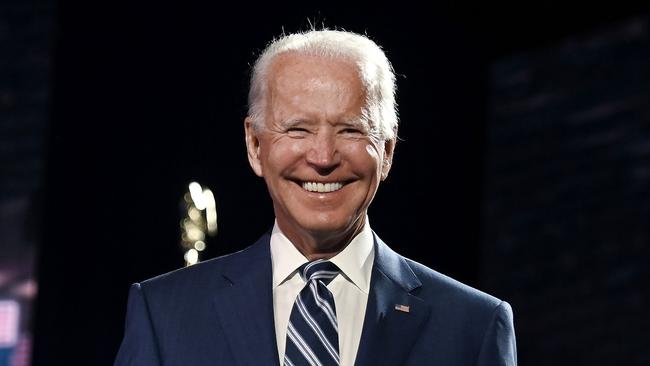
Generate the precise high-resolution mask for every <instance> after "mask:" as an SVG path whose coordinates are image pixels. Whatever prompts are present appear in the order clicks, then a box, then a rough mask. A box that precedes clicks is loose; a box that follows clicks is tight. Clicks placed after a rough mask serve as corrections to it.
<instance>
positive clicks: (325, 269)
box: [299, 259, 340, 285]
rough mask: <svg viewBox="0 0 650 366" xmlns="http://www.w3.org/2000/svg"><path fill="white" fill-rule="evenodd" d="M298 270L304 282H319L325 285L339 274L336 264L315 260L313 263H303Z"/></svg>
mask: <svg viewBox="0 0 650 366" xmlns="http://www.w3.org/2000/svg"><path fill="white" fill-rule="evenodd" d="M299 270H300V275H301V276H302V278H303V279H304V280H305V282H310V281H314V280H321V281H323V282H324V283H325V284H326V285H327V284H328V283H330V281H332V279H333V278H334V277H336V275H337V274H339V272H340V270H339V267H337V266H336V264H334V263H332V262H330V261H328V260H325V259H317V260H315V261H313V262H309V263H305V264H303V265H302V266H301V267H300V269H299Z"/></svg>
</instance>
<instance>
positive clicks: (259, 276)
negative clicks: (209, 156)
mask: <svg viewBox="0 0 650 366" xmlns="http://www.w3.org/2000/svg"><path fill="white" fill-rule="evenodd" d="M269 241H270V234H266V235H264V236H263V237H262V238H260V240H258V241H257V243H255V244H254V245H253V246H251V247H250V248H248V249H246V251H248V252H249V253H246V254H247V255H242V256H240V258H241V259H242V260H240V261H236V262H235V261H233V262H232V263H231V264H232V265H231V266H230V267H229V268H226V269H225V270H224V273H223V276H224V278H225V279H226V281H227V283H228V285H227V286H225V287H224V288H222V289H221V290H220V291H218V292H219V293H218V295H217V296H215V298H214V310H215V313H216V314H217V319H218V321H219V323H220V325H221V327H222V330H223V333H224V334H225V335H226V339H227V340H228V343H229V346H230V349H231V351H232V354H233V357H234V358H235V360H236V363H237V365H277V364H278V349H277V344H276V340H275V326H274V320H273V289H272V286H273V285H272V278H273V276H272V273H271V271H272V269H271V254H270V249H269Z"/></svg>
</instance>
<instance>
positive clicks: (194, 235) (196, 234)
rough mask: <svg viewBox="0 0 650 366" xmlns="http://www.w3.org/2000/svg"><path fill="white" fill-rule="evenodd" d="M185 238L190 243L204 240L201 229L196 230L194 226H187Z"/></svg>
mask: <svg viewBox="0 0 650 366" xmlns="http://www.w3.org/2000/svg"><path fill="white" fill-rule="evenodd" d="M186 228H187V238H188V239H190V240H191V241H197V240H203V239H205V234H204V233H203V231H201V229H199V228H197V227H196V226H194V225H187V226H186Z"/></svg>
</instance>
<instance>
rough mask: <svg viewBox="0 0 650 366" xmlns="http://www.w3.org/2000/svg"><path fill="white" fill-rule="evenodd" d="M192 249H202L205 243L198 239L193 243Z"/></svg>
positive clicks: (200, 250)
mask: <svg viewBox="0 0 650 366" xmlns="http://www.w3.org/2000/svg"><path fill="white" fill-rule="evenodd" d="M194 249H196V250H198V251H199V252H202V251H204V250H205V243H204V242H203V241H201V240H198V241H197V242H196V243H194Z"/></svg>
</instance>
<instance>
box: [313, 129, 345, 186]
mask: <svg viewBox="0 0 650 366" xmlns="http://www.w3.org/2000/svg"><path fill="white" fill-rule="evenodd" d="M310 143H311V146H309V150H308V151H307V154H306V160H307V164H309V165H310V166H312V167H313V168H314V169H316V171H318V173H319V174H321V175H326V174H329V173H330V172H331V171H333V170H334V169H336V167H337V166H339V164H340V163H341V154H340V153H339V151H338V149H337V147H336V136H335V135H334V134H333V133H331V132H329V131H328V132H325V131H321V132H319V133H317V134H316V135H315V136H314V138H313V139H312V141H311V142H310Z"/></svg>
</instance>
